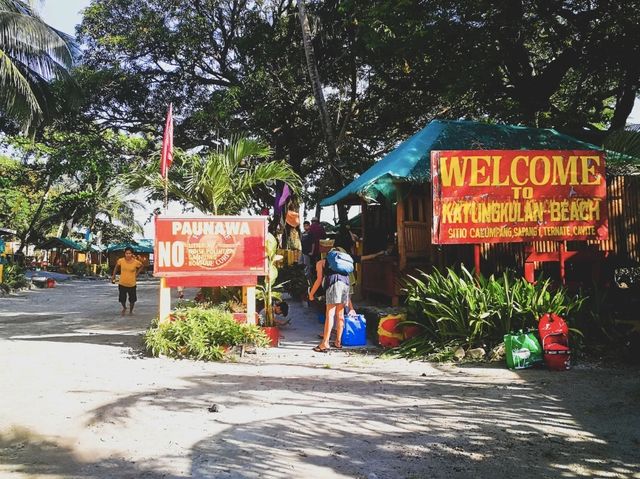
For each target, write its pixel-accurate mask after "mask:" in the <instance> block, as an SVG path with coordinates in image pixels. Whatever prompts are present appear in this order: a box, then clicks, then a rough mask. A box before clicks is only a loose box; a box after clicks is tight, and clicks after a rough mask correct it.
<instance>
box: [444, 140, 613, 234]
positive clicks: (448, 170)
mask: <svg viewBox="0 0 640 479" xmlns="http://www.w3.org/2000/svg"><path fill="white" fill-rule="evenodd" d="M431 171H432V179H433V229H432V241H433V243H440V244H456V243H457V244H462V243H492V242H522V241H535V240H565V239H566V240H586V239H598V240H602V239H606V238H607V235H608V229H607V228H608V223H607V206H606V182H605V164H604V155H603V153H602V152H600V151H564V150H540V151H528V150H478V151H433V152H431Z"/></svg>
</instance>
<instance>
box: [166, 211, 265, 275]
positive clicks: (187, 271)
mask: <svg viewBox="0 0 640 479" xmlns="http://www.w3.org/2000/svg"><path fill="white" fill-rule="evenodd" d="M266 236H267V219H266V218H265V217H255V218H254V217H242V216H208V217H200V218H161V217H156V236H155V248H154V254H155V256H154V258H155V260H154V268H153V272H154V275H155V276H165V277H184V276H214V275H215V276H217V275H227V276H240V275H251V276H254V277H255V276H261V275H265V274H266V272H267V258H266V254H265V240H266Z"/></svg>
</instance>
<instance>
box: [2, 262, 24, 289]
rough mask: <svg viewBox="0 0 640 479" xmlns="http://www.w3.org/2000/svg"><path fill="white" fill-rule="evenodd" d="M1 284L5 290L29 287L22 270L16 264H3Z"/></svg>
mask: <svg viewBox="0 0 640 479" xmlns="http://www.w3.org/2000/svg"><path fill="white" fill-rule="evenodd" d="M2 284H3V285H4V288H3V289H5V290H8V291H11V290H13V289H21V288H26V287H27V286H29V282H28V281H27V277H26V276H25V274H24V268H22V267H21V266H19V265H17V264H5V265H4V272H3V274H2Z"/></svg>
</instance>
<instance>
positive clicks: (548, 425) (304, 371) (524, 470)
mask: <svg viewBox="0 0 640 479" xmlns="http://www.w3.org/2000/svg"><path fill="white" fill-rule="evenodd" d="M156 288H157V285H156V284H155V283H152V282H149V283H143V284H141V285H140V286H139V289H140V291H139V297H140V302H139V304H138V305H137V308H136V309H137V310H136V314H135V315H134V316H131V317H130V316H126V317H124V318H122V317H120V316H119V305H118V304H117V301H116V289H115V287H114V286H112V285H109V284H106V283H104V282H79V281H77V282H72V283H68V284H61V285H59V286H58V287H57V288H55V289H50V290H34V291H29V292H26V293H22V294H20V295H18V296H13V297H8V298H7V297H4V298H0V391H1V394H0V477H2V478H26V477H46V478H58V477H60V478H188V477H197V478H259V477H260V478H298V477H300V478H323V477H327V478H354V477H355V478H367V479H376V478H378V479H386V478H389V479H391V478H393V479H396V478H431V477H434V478H449V477H454V478H455V477H465V478H469V477H518V476H520V477H525V476H526V477H549V478H557V477H624V478H640V414H639V409H638V404H639V402H640V380H639V379H638V378H639V376H638V370H637V369H624V370H610V369H598V368H587V367H577V368H575V369H574V370H572V371H570V372H567V373H549V372H546V371H529V370H528V371H523V372H519V373H516V372H511V371H508V370H506V369H504V368H503V367H502V366H495V367H494V366H491V367H457V366H454V365H446V366H440V365H432V364H424V363H408V362H406V361H403V360H382V359H376V358H374V357H372V356H366V355H360V354H354V353H352V352H351V353H350V352H348V351H344V352H332V353H330V354H319V353H314V352H313V351H311V347H312V346H313V345H314V344H315V342H316V340H315V334H316V333H317V330H318V329H319V326H318V324H317V322H316V321H315V319H314V317H313V316H314V315H313V314H312V313H311V312H310V311H309V310H306V309H303V308H301V307H300V306H298V305H294V307H293V308H292V313H291V314H292V315H293V317H294V319H293V322H292V325H291V326H289V328H288V329H287V330H286V331H285V332H284V334H285V339H284V341H283V344H282V346H281V347H280V348H277V349H272V350H268V351H261V352H259V354H257V355H253V356H248V357H247V358H246V359H243V360H242V361H241V362H239V363H234V364H217V363H198V362H193V361H173V360H170V359H155V358H147V357H144V356H143V355H142V354H141V353H140V345H141V339H140V333H141V332H142V331H143V330H144V329H145V328H146V327H147V326H148V324H149V321H150V319H151V317H152V316H153V315H154V314H155V310H156V299H157V289H156ZM214 404H215V405H217V407H218V409H219V410H218V412H209V411H208V408H209V407H210V406H212V405H214Z"/></svg>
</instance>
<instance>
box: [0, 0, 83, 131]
mask: <svg viewBox="0 0 640 479" xmlns="http://www.w3.org/2000/svg"><path fill="white" fill-rule="evenodd" d="M74 49H75V45H74V42H73V39H72V38H71V37H69V36H68V35H66V34H64V33H62V32H60V31H58V30H56V29H54V28H52V27H50V26H48V25H47V24H46V23H44V22H43V21H42V20H41V19H40V17H39V16H38V14H37V12H36V11H35V10H34V9H33V8H32V6H31V5H30V4H29V3H27V2H24V1H22V0H0V113H2V114H4V115H5V116H8V117H9V118H10V119H13V120H14V121H16V122H17V123H18V124H19V125H20V126H22V127H23V128H24V129H29V128H30V127H32V126H33V124H34V123H38V122H40V121H41V120H42V119H44V118H45V117H47V116H49V115H50V114H51V112H52V109H53V107H54V91H53V89H52V88H51V85H50V82H51V81H52V80H54V79H56V78H61V77H68V70H69V69H70V68H71V66H72V64H73V56H74Z"/></svg>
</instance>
